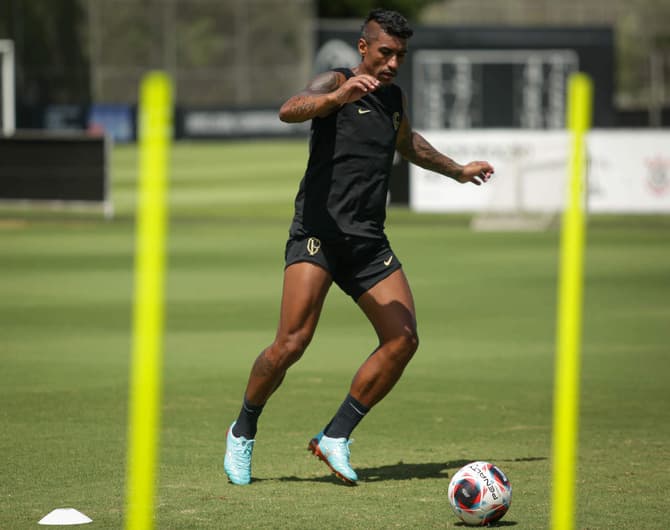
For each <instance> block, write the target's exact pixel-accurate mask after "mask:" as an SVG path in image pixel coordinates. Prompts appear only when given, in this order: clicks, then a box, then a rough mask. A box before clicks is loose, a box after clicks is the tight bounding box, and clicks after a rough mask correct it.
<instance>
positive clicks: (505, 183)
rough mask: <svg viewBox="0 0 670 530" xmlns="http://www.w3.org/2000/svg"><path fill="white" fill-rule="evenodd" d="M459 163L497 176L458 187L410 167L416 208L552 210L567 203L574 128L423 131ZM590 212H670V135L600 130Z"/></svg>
mask: <svg viewBox="0 0 670 530" xmlns="http://www.w3.org/2000/svg"><path fill="white" fill-rule="evenodd" d="M421 134H422V135H423V136H424V137H425V138H426V139H427V140H428V141H429V142H430V143H431V144H432V145H433V146H435V147H436V148H437V149H438V150H439V151H441V152H443V153H445V154H447V155H448V156H450V157H451V158H453V159H454V160H456V161H457V162H460V163H463V162H467V161H470V160H488V161H489V162H491V163H492V164H493V166H494V167H495V170H496V174H495V177H494V178H493V179H492V180H491V181H490V182H489V183H488V184H486V185H484V186H475V185H472V184H458V183H456V182H454V181H452V180H450V179H447V178H444V177H442V176H440V175H437V174H436V173H433V172H430V171H426V170H424V169H422V168H419V167H416V166H414V165H410V206H411V207H412V209H414V210H416V211H433V212H477V211H482V210H485V209H486V210H496V211H501V212H505V211H531V212H550V211H554V212H555V211H558V210H560V209H561V208H562V204H563V202H564V200H565V195H566V186H567V175H568V167H567V164H568V156H569V142H570V137H569V134H568V132H567V131H529V130H518V129H504V130H503V129H491V130H482V131H451V130H439V131H423V132H422V133H421ZM587 152H588V158H589V167H588V177H587V178H588V191H589V192H588V197H587V201H588V208H589V211H591V212H594V213H597V212H603V213H604V212H608V213H670V132H669V131H661V130H644V131H642V130H593V131H590V132H589V133H588V135H587Z"/></svg>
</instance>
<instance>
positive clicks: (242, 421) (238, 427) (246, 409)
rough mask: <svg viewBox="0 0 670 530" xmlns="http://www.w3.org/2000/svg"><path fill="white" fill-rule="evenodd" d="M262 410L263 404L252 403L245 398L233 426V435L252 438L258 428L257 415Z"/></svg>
mask: <svg viewBox="0 0 670 530" xmlns="http://www.w3.org/2000/svg"><path fill="white" fill-rule="evenodd" d="M261 412H263V405H252V404H251V403H249V402H248V401H247V400H246V398H245V399H244V403H243V404H242V410H240V415H239V416H238V417H237V421H236V422H235V425H234V426H233V436H236V437H238V438H239V437H240V436H244V437H245V438H246V439H247V440H253V439H254V437H255V436H256V430H257V429H258V417H259V416H260V415H261Z"/></svg>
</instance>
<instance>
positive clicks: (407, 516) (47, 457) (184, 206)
mask: <svg viewBox="0 0 670 530" xmlns="http://www.w3.org/2000/svg"><path fill="white" fill-rule="evenodd" d="M305 157H306V145H305V142H304V141H297V142H282V143H267V142H255V143H219V144H207V143H202V144H178V145H176V146H175V149H174V155H173V165H172V191H171V201H170V202H171V213H172V217H171V225H170V235H169V254H170V255H169V272H168V282H167V303H168V305H167V319H166V320H167V321H166V325H167V329H166V336H165V361H164V389H163V408H162V430H161V442H162V447H161V452H160V469H159V474H160V477H159V484H158V490H157V491H158V493H157V515H156V516H157V525H156V526H157V528H161V529H189V528H193V529H207V528H211V529H221V528H322V527H330V528H348V529H350V528H379V529H383V528H455V527H459V523H458V520H457V519H456V517H455V516H454V515H452V513H451V511H450V509H449V506H448V503H447V499H446V491H447V486H448V483H449V478H450V476H451V475H452V474H453V473H454V472H455V471H456V470H457V469H458V468H459V467H460V466H461V465H463V464H465V463H466V462H467V461H470V460H475V459H485V460H490V461H493V462H495V463H497V464H498V465H499V466H500V467H501V468H502V469H503V470H504V471H506V473H507V474H508V476H509V477H510V480H511V481H512V484H513V487H514V497H513V503H512V507H511V509H510V511H509V513H508V514H507V515H506V516H505V518H504V519H503V521H502V525H504V526H511V527H516V528H519V529H538V528H546V527H547V526H548V521H549V512H550V505H549V499H550V483H549V481H550V469H551V462H550V455H551V408H552V384H553V373H552V370H553V352H554V344H555V339H554V329H555V306H556V269H557V258H558V252H557V250H558V234H557V233H556V232H544V233H473V232H471V231H470V230H469V229H468V227H467V222H466V219H464V218H461V217H445V216H438V215H417V214H413V213H411V212H408V211H406V210H404V209H391V210H390V212H389V221H388V234H389V237H390V239H391V242H392V244H393V246H394V249H395V251H396V252H397V254H398V256H399V257H400V259H401V260H402V261H403V262H404V267H405V270H406V272H407V274H408V276H409V278H410V282H411V284H412V287H413V290H414V295H415V298H416V304H417V311H418V317H419V332H420V335H421V340H422V342H421V347H420V350H419V352H418V353H417V355H416V357H415V359H414V360H413V361H412V363H411V364H410V366H409V367H408V369H407V371H406V373H405V375H404V377H403V379H402V380H401V382H400V383H399V384H398V386H397V387H396V389H395V390H394V391H393V392H392V393H391V394H390V395H389V397H388V398H387V399H386V400H385V401H383V402H382V403H381V404H380V405H379V406H378V407H377V408H375V409H374V410H373V412H372V413H371V414H370V415H369V416H368V417H367V418H366V419H365V421H364V422H363V423H362V424H361V425H360V426H359V428H358V429H357V430H356V432H355V433H354V438H355V439H356V442H355V443H354V444H353V446H352V464H353V465H354V467H355V468H356V469H357V471H358V473H359V476H360V477H361V480H360V484H359V485H358V486H357V487H355V488H350V487H346V486H343V485H341V484H340V483H338V482H337V481H336V480H334V479H333V478H332V477H331V476H330V475H329V474H328V473H327V469H326V468H325V466H323V464H321V463H319V462H318V461H317V460H316V459H314V458H313V457H312V456H311V455H309V454H308V453H307V451H306V450H305V449H306V445H307V442H308V440H309V437H310V436H311V435H313V434H315V433H316V432H317V431H318V430H319V429H321V427H322V426H323V425H324V424H325V423H326V422H327V421H328V420H329V419H330V417H331V415H332V413H333V412H334V411H335V409H336V407H337V406H338V405H339V403H340V401H341V400H342V398H343V397H344V396H345V394H346V392H347V389H348V385H349V382H350V379H351V377H352V375H353V373H354V371H355V370H356V368H357V367H358V365H359V364H360V363H361V362H362V360H363V359H364V358H365V356H366V355H367V354H368V353H369V352H370V351H372V349H373V348H374V347H375V340H374V336H373V333H372V331H371V329H370V328H369V325H368V324H367V322H366V321H365V318H364V317H363V315H362V314H361V313H360V312H359V311H358V310H357V309H356V307H355V306H354V305H353V304H352V303H351V302H350V301H349V300H348V299H347V298H346V297H345V296H344V295H342V294H341V293H340V292H339V291H337V290H336V289H333V290H332V291H331V294H330V297H329V299H328V301H327V304H326V307H325V309H324V313H323V317H322V320H321V324H320V327H319V329H318V330H317V333H316V336H315V338H314V341H313V343H312V345H311V347H310V349H309V350H308V352H307V353H306V354H305V357H304V358H303V359H302V360H301V361H300V363H298V364H297V365H296V366H294V367H293V368H292V369H291V370H290V372H289V374H288V376H287V379H286V381H285V383H284V385H283V387H282V388H281V389H280V390H279V392H278V393H277V394H276V395H275V396H274V397H273V399H272V400H271V401H270V402H269V404H268V405H267V407H266V411H265V413H264V415H263V417H262V419H261V423H260V431H259V436H258V441H257V445H256V449H255V454H254V469H253V476H254V479H255V480H254V482H253V484H252V485H250V486H248V487H235V486H232V485H230V484H228V483H227V481H226V479H225V475H224V473H223V469H222V459H223V451H224V434H225V429H226V428H227V426H228V424H229V423H230V422H231V421H232V419H234V417H235V416H236V414H237V412H238V409H239V406H240V401H241V397H242V391H243V388H244V385H245V383H246V377H247V374H248V370H249V368H250V365H251V363H252V360H253V359H254V358H255V356H256V355H257V354H258V352H259V351H260V349H261V348H262V347H264V346H265V345H267V344H268V343H269V341H271V339H272V337H273V334H274V331H275V325H276V320H277V312H278V302H279V297H280V287H281V276H282V266H283V245H284V241H285V237H286V233H287V228H288V222H289V217H290V214H291V208H292V201H293V196H294V193H295V189H296V186H297V182H298V179H299V177H300V175H301V173H302V170H303V168H304V163H305ZM493 162H495V161H493ZM136 165H137V159H136V151H135V148H134V147H133V146H120V147H116V148H115V149H114V152H113V160H112V174H113V196H114V203H115V206H116V211H117V215H116V217H115V219H114V220H113V221H111V222H107V221H104V220H102V219H101V218H100V216H99V215H97V214H90V213H73V212H68V213H58V212H38V213H35V212H31V211H24V210H20V209H18V210H17V209H13V208H12V209H8V208H5V209H3V210H0V275H1V280H0V367H1V369H0V396H1V403H2V406H1V407H0V450H1V454H2V473H1V475H0V528H1V529H8V530H13V529H24V528H31V527H36V526H37V524H36V523H37V521H38V520H39V519H40V518H41V517H42V516H44V515H45V514H46V513H48V512H50V511H51V510H52V509H54V508H58V507H75V508H77V509H79V510H80V511H82V512H84V513H85V514H87V515H88V516H89V517H91V518H92V519H93V520H94V522H93V524H92V525H91V527H92V528H110V529H114V528H120V527H121V526H122V523H123V511H124V472H125V451H126V407H127V386H128V357H129V352H130V322H131V300H132V279H133V276H132V266H133V245H134V226H133V209H134V190H135V185H136V182H135V179H136V174H135V172H136ZM584 316H585V321H584V341H583V370H582V407H581V420H580V422H581V433H580V434H581V435H580V449H579V466H578V470H579V471H578V473H579V474H578V479H579V483H578V514H577V527H578V528H583V529H585V528H588V529H595V528H602V529H606V528H607V529H609V528H621V529H642V528H644V529H653V528H659V529H661V528H667V527H668V522H667V517H668V515H667V512H668V508H669V507H670V505H669V504H668V501H667V495H666V494H665V489H666V488H667V476H668V472H670V466H669V464H668V462H669V461H670V449H669V444H668V439H669V435H670V421H669V415H668V411H669V410H670V380H669V375H670V355H669V354H670V347H669V344H670V218H668V217H649V218H640V217H636V218H612V217H608V218H594V219H591V221H590V226H589V232H588V248H587V252H586V289H585V311H584Z"/></svg>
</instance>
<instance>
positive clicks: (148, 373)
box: [125, 71, 172, 530]
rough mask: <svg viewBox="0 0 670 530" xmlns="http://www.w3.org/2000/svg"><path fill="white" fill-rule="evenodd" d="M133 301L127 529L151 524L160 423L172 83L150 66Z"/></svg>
mask: <svg viewBox="0 0 670 530" xmlns="http://www.w3.org/2000/svg"><path fill="white" fill-rule="evenodd" d="M139 112H140V114H139V182H138V199H137V200H138V202H137V221H136V240H135V302H134V308H133V309H134V314H133V343H132V359H131V378H130V406H129V419H128V457H127V477H126V521H125V522H126V528H127V529H128V530H131V529H132V530H140V529H142V530H143V529H150V528H153V523H154V492H155V475H156V472H155V469H156V461H157V448H158V430H159V427H160V400H161V371H162V354H163V352H162V342H163V319H164V277H165V239H166V228H167V200H166V195H167V193H166V190H167V165H168V157H169V151H170V138H171V135H172V85H171V83H170V79H169V77H168V76H167V75H166V74H164V73H162V72H157V71H156V72H150V73H148V74H147V75H146V76H145V77H144V78H143V80H142V83H141V86H140V105H139Z"/></svg>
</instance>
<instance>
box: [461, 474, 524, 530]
mask: <svg viewBox="0 0 670 530" xmlns="http://www.w3.org/2000/svg"><path fill="white" fill-rule="evenodd" d="M448 496H449V504H451V507H452V509H453V510H454V513H455V514H456V515H457V516H458V517H459V518H460V519H461V521H463V522H464V523H465V524H468V525H474V526H485V525H487V524H489V523H492V522H494V521H497V520H499V519H500V518H501V517H502V516H503V515H505V513H507V510H508V509H509V506H510V504H511V503H512V485H511V484H510V482H509V480H508V479H507V477H506V476H505V474H504V473H503V472H502V471H501V470H500V469H499V468H498V467H496V466H494V465H493V464H490V463H489V462H471V463H469V464H468V465H466V466H463V467H462V468H461V469H459V470H458V471H457V472H456V473H455V474H454V476H453V477H452V478H451V482H449V490H448Z"/></svg>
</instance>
